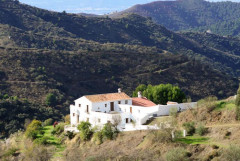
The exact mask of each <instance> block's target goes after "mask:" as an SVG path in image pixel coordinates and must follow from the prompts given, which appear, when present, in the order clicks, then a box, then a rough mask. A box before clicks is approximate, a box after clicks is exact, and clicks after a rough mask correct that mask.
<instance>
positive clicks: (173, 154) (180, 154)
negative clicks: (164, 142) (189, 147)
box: [166, 148, 191, 161]
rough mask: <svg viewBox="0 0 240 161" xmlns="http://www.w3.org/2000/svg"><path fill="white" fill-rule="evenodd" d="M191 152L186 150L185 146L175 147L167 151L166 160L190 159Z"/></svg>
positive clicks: (182, 160) (185, 160) (184, 160)
mask: <svg viewBox="0 0 240 161" xmlns="http://www.w3.org/2000/svg"><path fill="white" fill-rule="evenodd" d="M190 155H191V154H190V153H189V152H188V151H186V150H185V149H184V148H175V149H172V150H170V151H169V152H167V154H166V160H167V161H179V160H181V161H188V160H190V159H189V157H190Z"/></svg>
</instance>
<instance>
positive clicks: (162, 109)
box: [70, 97, 197, 128]
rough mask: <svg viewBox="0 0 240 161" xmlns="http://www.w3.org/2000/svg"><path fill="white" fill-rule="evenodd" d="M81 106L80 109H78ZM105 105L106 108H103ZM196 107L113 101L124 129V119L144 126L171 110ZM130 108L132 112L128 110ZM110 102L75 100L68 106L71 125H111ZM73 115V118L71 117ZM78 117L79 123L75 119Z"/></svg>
mask: <svg viewBox="0 0 240 161" xmlns="http://www.w3.org/2000/svg"><path fill="white" fill-rule="evenodd" d="M119 101H120V100H119ZM79 104H81V107H79ZM105 104H107V107H105ZM87 105H88V106H89V112H88V113H87V112H86V108H87ZM196 105H197V103H196V102H192V103H182V104H173V105H156V106H152V107H142V106H133V105H132V100H131V99H129V100H128V104H125V100H121V104H118V101H114V111H116V112H118V113H119V115H120V116H121V120H122V121H121V123H120V127H121V128H124V127H125V125H126V118H127V119H128V123H129V124H130V123H131V120H133V121H134V122H136V125H142V124H145V123H146V121H147V120H148V119H149V118H150V117H152V116H153V115H154V116H155V115H156V116H167V115H169V113H170V109H171V108H177V109H178V110H179V111H184V110H186V109H189V108H194V107H195V106H196ZM131 108H132V112H131V111H130V109H131ZM109 112H111V109H110V101H108V102H98V103H92V102H91V101H89V100H88V99H87V98H86V97H81V98H79V99H77V100H75V105H71V106H70V120H71V125H77V124H78V123H79V122H81V121H87V120H88V121H89V122H90V123H91V124H92V125H93V126H95V125H100V126H102V125H104V124H106V123H107V122H108V121H110V122H112V123H113V117H114V116H116V115H115V114H109ZM73 113H75V116H73ZM78 116H79V122H78V121H77V120H78V119H77V117H78Z"/></svg>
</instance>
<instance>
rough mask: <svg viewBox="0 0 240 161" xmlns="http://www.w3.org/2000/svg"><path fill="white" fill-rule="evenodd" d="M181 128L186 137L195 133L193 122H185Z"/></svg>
mask: <svg viewBox="0 0 240 161" xmlns="http://www.w3.org/2000/svg"><path fill="white" fill-rule="evenodd" d="M183 127H184V128H185V130H186V131H187V134H188V135H193V134H194V133H195V123H194V122H185V123H184V124H183Z"/></svg>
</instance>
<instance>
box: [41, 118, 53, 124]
mask: <svg viewBox="0 0 240 161" xmlns="http://www.w3.org/2000/svg"><path fill="white" fill-rule="evenodd" d="M52 124H53V119H51V118H49V119H47V120H45V121H44V122H43V126H50V125H52Z"/></svg>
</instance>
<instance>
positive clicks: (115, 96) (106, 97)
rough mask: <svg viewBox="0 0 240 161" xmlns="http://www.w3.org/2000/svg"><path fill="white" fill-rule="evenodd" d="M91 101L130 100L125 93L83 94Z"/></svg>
mask: <svg viewBox="0 0 240 161" xmlns="http://www.w3.org/2000/svg"><path fill="white" fill-rule="evenodd" d="M85 97H86V98H87V99H88V100H90V101H91V102H106V101H117V100H130V99H131V97H129V96H128V95H127V94H126V93H124V92H121V93H107V94H97V95H88V96H85Z"/></svg>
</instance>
